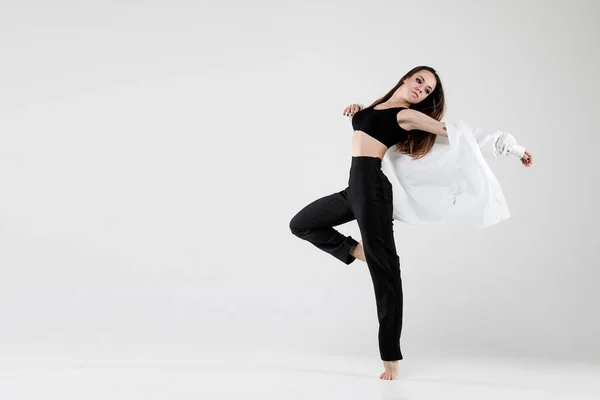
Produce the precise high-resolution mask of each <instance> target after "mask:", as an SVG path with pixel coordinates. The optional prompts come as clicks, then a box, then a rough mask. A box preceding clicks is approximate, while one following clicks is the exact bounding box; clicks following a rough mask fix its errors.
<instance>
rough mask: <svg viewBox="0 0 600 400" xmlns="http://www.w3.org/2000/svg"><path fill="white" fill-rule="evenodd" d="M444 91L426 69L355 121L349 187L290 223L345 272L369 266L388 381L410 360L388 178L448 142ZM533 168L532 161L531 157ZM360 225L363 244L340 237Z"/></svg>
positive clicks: (312, 205) (351, 110) (353, 112)
mask: <svg viewBox="0 0 600 400" xmlns="http://www.w3.org/2000/svg"><path fill="white" fill-rule="evenodd" d="M444 106H445V101H444V91H443V88H442V84H441V81H440V79H439V76H438V74H437V73H436V71H435V70H434V69H433V68H431V67H427V66H418V67H415V68H413V69H412V70H411V71H409V72H408V73H407V74H406V75H404V76H403V77H402V78H401V79H400V81H399V82H398V83H397V84H396V86H395V87H394V88H393V89H392V90H390V92H389V93H387V94H386V95H385V96H384V97H382V98H381V99H379V100H377V101H375V102H374V103H373V104H371V105H370V106H369V107H367V108H365V109H363V110H360V111H358V112H356V109H357V108H358V107H357V106H356V105H353V106H350V107H348V108H346V110H344V115H348V116H353V119H352V126H353V128H354V134H353V137H352V162H351V167H350V177H349V180H348V187H347V188H346V189H344V190H342V191H341V192H337V193H333V194H331V195H328V196H325V197H323V198H321V199H318V200H316V201H314V202H312V203H310V204H309V205H307V206H306V207H304V208H303V209H302V210H300V211H299V212H298V213H297V214H296V215H295V216H294V217H293V218H292V220H291V221H290V229H291V231H292V233H293V234H294V235H296V236H298V237H300V238H302V239H304V240H307V241H309V242H310V243H312V244H313V245H315V246H316V247H318V248H319V249H321V250H323V251H325V252H327V253H329V254H331V255H332V256H334V257H336V258H337V259H339V260H340V261H342V262H344V263H345V264H350V263H351V262H353V261H354V260H355V259H356V258H358V259H360V260H362V261H366V263H367V265H368V268H369V272H370V275H371V278H372V281H373V286H374V291H375V298H376V304H377V316H378V319H379V335H378V336H379V351H380V355H381V359H382V360H383V365H384V368H385V371H384V372H383V373H382V374H381V375H380V379H385V380H392V379H395V378H396V377H397V375H398V361H399V360H402V358H403V357H402V352H401V350H400V333H401V330H402V303H403V295H402V279H401V275H400V259H399V257H398V255H397V253H396V246H395V243H394V235H393V226H392V222H393V202H392V185H391V183H390V181H389V180H388V178H387V177H386V175H385V174H384V173H383V171H382V169H381V166H382V159H383V157H384V155H385V154H386V152H387V150H388V149H389V148H390V147H392V146H395V150H397V151H399V152H402V153H406V154H409V155H410V156H411V157H412V158H413V159H419V158H421V157H423V156H424V155H426V154H427V153H428V152H429V151H430V150H431V148H432V147H433V145H434V143H435V139H436V135H440V136H448V135H447V131H446V124H445V123H444V122H440V120H441V118H442V115H443V113H444ZM527 157H528V161H526V162H527V163H529V162H530V161H529V160H530V158H531V155H530V154H529V153H527ZM354 219H356V221H357V222H358V226H359V229H360V234H361V237H362V241H361V243H359V242H357V241H356V240H355V239H353V238H352V237H351V236H344V235H342V234H341V233H340V232H339V231H337V230H336V229H334V228H333V227H334V226H337V225H341V224H343V223H346V222H349V221H352V220H354Z"/></svg>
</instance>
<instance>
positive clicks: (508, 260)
mask: <svg viewBox="0 0 600 400" xmlns="http://www.w3.org/2000/svg"><path fill="white" fill-rule="evenodd" d="M51 3H52V4H50V2H41V1H38V2H27V1H18V2H17V1H2V2H1V3H0V6H1V8H0V48H1V49H2V51H1V52H0V71H1V74H0V88H1V90H0V317H1V321H2V325H1V329H0V346H1V349H2V351H3V352H6V353H8V352H11V351H13V352H17V353H18V352H19V351H26V349H36V351H38V352H39V353H37V354H38V355H39V354H42V353H41V352H43V351H46V352H48V353H52V352H57V354H58V353H60V352H62V351H65V350H69V349H77V348H84V347H85V348H91V349H100V348H103V349H109V348H133V347H134V346H142V347H144V348H147V349H150V351H152V349H159V348H160V349H165V348H166V349H170V348H176V347H177V348H179V349H183V350H181V351H183V352H188V351H189V352H195V353H196V354H198V353H199V354H203V352H205V351H209V350H210V351H216V352H218V353H220V354H223V355H225V356H235V354H236V349H249V348H251V349H270V350H274V349H275V350H276V349H290V350H297V351H306V352H309V353H319V354H324V355H332V356H338V355H354V356H365V357H372V358H373V359H378V358H379V354H378V350H377V317H376V311H375V300H374V294H373V287H372V283H371V280H370V276H369V273H368V270H367V267H366V265H365V264H363V263H361V262H360V261H357V262H355V263H353V264H352V265H350V266H346V265H344V264H342V263H340V262H339V261H338V260H336V259H334V258H333V257H331V256H329V255H327V254H325V253H323V252H320V251H319V250H318V249H316V248H315V247H313V246H312V245H310V244H309V243H307V242H304V241H301V240H300V239H298V238H297V237H295V236H293V235H292V234H291V232H290V231H289V227H288V223H289V220H290V219H291V218H292V217H293V216H294V214H295V213H296V212H297V211H299V210H300V209H301V208H302V207H304V206H305V205H306V204H308V203H309V202H311V201H313V200H315V199H317V198H319V197H322V196H325V195H327V194H331V193H333V192H336V191H340V190H342V189H344V188H345V187H346V185H347V181H348V172H349V168H350V157H351V136H352V128H351V125H350V122H349V121H348V119H347V118H346V117H344V116H343V115H342V111H343V109H344V108H345V107H346V106H347V105H349V104H351V103H363V104H370V103H371V102H372V101H374V100H375V99H377V98H379V97H381V96H383V95H384V94H385V93H387V91H388V90H389V89H391V88H392V87H393V86H394V84H395V83H396V82H397V81H398V80H399V79H400V77H401V76H402V75H404V73H406V72H407V71H408V70H409V69H411V68H413V67H414V66H417V65H429V66H432V67H433V68H435V69H436V70H437V71H438V73H439V74H440V76H441V79H442V83H443V85H444V88H445V91H446V102H447V115H446V117H457V118H461V119H463V120H465V121H466V122H467V123H468V124H469V125H471V126H475V127H481V128H490V129H496V128H497V129H502V130H505V131H508V132H510V133H512V134H513V135H514V136H515V137H516V139H517V140H518V142H519V143H520V144H522V145H524V146H526V147H527V148H528V149H529V150H530V151H531V153H532V154H533V157H534V165H533V167H532V168H525V167H523V166H522V165H521V164H520V162H519V161H518V160H517V159H516V158H514V157H511V158H505V159H501V160H498V161H497V162H494V163H492V164H491V166H492V169H493V170H494V171H495V172H496V174H497V176H498V179H499V181H500V183H501V185H502V188H503V190H504V193H505V195H506V198H507V201H508V204H509V207H510V210H511V213H512V218H510V219H509V220H507V221H505V222H502V223H500V224H499V225H496V226H493V227H491V228H488V229H484V230H475V229H462V228H461V229H457V228H451V227H415V226H408V225H405V224H402V223H399V222H395V229H394V231H395V235H396V244H397V249H398V253H399V255H400V259H401V269H402V277H403V286H404V301H405V303H404V326H403V335H402V341H401V343H402V349H403V353H404V357H405V358H415V357H419V356H431V355H436V356H446V355H448V356H452V355H464V356H473V357H480V356H481V357H488V356H490V357H495V356H498V357H503V356H517V357H523V358H540V359H551V360H575V361H596V362H597V361H599V360H600V343H599V340H598V338H599V337H600V321H599V318H598V314H599V313H598V305H599V303H600V291H599V290H598V285H599V283H600V266H599V263H598V259H599V256H600V254H599V245H600V243H599V241H598V232H597V227H598V226H599V222H600V221H599V214H598V208H597V205H596V203H597V201H598V199H597V196H596V193H597V189H596V185H597V183H598V182H599V174H598V170H599V169H598V166H597V154H598V153H597V148H598V145H599V144H600V141H599V139H598V123H597V120H596V119H597V115H598V109H599V108H600V101H599V100H598V93H599V90H600V81H599V79H598V75H597V71H598V70H599V68H600V65H599V60H600V59H599V56H600V54H599V51H598V39H599V36H600V35H599V33H600V32H599V29H598V27H597V22H598V20H599V17H600V7H599V6H598V3H597V2H594V1H592V0H589V1H584V0H577V1H571V2H563V1H552V2H550V1H539V0H538V1H528V2H518V1H516V0H510V1H503V2H495V1H494V2H492V1H484V2H482V1H451V2H446V1H434V2H431V1H426V2H423V1H420V2H404V1H398V2H386V1H369V2H367V1H318V2H317V1H302V2H300V1H298V2H288V1H277V2H276V1H271V2H268V1H253V2H243V1H239V0H238V1H223V2H217V1H214V2H195V1H188V2H186V1H169V2H167V1H122V2H114V3H111V2H107V1H97V2H76V1H53V2H51ZM339 229H340V230H341V231H342V232H343V233H345V234H351V235H352V236H354V237H359V234H358V227H357V226H356V223H355V222H351V223H348V224H345V225H343V226H341V227H340V228H339ZM166 351H167V352H168V351H169V350H166Z"/></svg>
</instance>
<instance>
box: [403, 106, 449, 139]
mask: <svg viewBox="0 0 600 400" xmlns="http://www.w3.org/2000/svg"><path fill="white" fill-rule="evenodd" d="M398 124H400V127H401V128H403V129H405V130H407V131H411V130H413V129H418V130H420V131H425V132H430V133H434V134H436V135H440V136H445V137H448V131H447V130H446V123H445V122H441V121H438V120H437V119H435V118H431V117H430V116H429V115H427V114H424V113H422V112H421V111H417V110H412V109H409V108H407V109H405V110H402V111H400V112H398Z"/></svg>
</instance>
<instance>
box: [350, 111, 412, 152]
mask: <svg viewBox="0 0 600 400" xmlns="http://www.w3.org/2000/svg"><path fill="white" fill-rule="evenodd" d="M405 108H406V107H391V108H384V109H382V110H376V109H375V108H374V107H367V108H363V109H362V110H360V111H359V112H357V113H356V114H354V117H352V128H354V130H355V131H356V130H359V131H363V132H365V133H367V134H368V135H369V136H371V137H373V138H375V139H377V140H379V141H380V142H381V143H383V144H384V145H386V146H387V148H388V149H389V148H390V147H392V146H393V145H395V144H396V143H398V142H400V141H405V140H407V139H408V132H407V131H406V130H404V129H402V128H401V127H400V125H398V120H397V118H396V115H397V114H398V112H399V111H400V110H401V109H405Z"/></svg>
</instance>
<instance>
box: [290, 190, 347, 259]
mask: <svg viewBox="0 0 600 400" xmlns="http://www.w3.org/2000/svg"><path fill="white" fill-rule="evenodd" d="M354 219H355V217H354V213H353V212H352V207H351V206H350V203H349V202H348V195H347V192H346V189H344V190H342V191H341V192H337V193H333V194H330V195H328V196H325V197H322V198H320V199H318V200H315V201H313V202H312V203H310V204H309V205H307V206H306V207H304V208H303V209H302V210H300V211H299V212H298V213H297V214H296V215H295V216H294V217H293V218H292V219H291V221H290V230H291V231H292V233H293V234H294V235H296V236H298V237H299V238H301V239H304V240H307V241H309V242H310V243H312V244H313V245H315V246H316V247H317V248H319V249H321V250H323V251H325V252H327V253H329V254H331V255H332V256H334V257H335V258H337V259H338V260H340V261H342V262H343V263H345V264H350V263H352V262H353V261H354V260H355V259H356V258H355V257H354V256H352V255H351V254H350V249H351V248H352V247H353V246H356V245H357V244H358V242H357V241H356V240H354V239H353V238H352V237H351V236H345V235H342V234H341V233H340V232H339V231H338V230H336V229H333V227H334V226H337V225H341V224H344V223H346V222H349V221H352V220H354Z"/></svg>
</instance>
